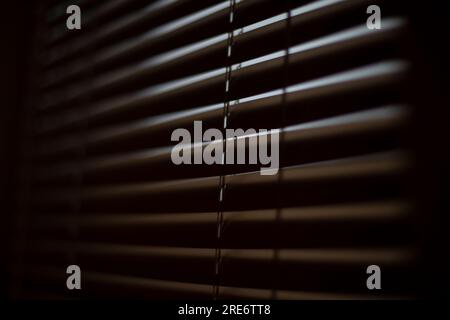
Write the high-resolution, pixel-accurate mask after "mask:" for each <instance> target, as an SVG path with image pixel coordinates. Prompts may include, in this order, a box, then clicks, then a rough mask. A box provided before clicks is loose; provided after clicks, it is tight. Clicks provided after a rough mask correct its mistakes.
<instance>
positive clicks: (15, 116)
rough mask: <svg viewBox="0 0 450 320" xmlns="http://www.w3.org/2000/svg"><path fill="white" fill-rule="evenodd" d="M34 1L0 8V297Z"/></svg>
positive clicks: (5, 281)
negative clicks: (0, 43)
mask: <svg viewBox="0 0 450 320" xmlns="http://www.w3.org/2000/svg"><path fill="white" fill-rule="evenodd" d="M32 3H33V1H5V2H4V3H2V9H1V10H0V39H1V41H2V45H1V50H0V68H1V69H0V102H1V106H0V219H1V220H0V261H1V265H0V297H1V298H5V297H7V292H8V282H9V279H10V277H9V272H8V265H9V264H10V262H11V257H12V255H11V252H12V244H13V237H12V230H13V225H14V224H13V218H14V216H15V212H16V211H17V210H16V205H15V200H14V199H15V198H16V190H17V182H18V171H17V169H18V166H17V165H16V164H17V163H18V161H19V150H20V136H21V135H20V127H21V123H20V121H19V119H20V114H21V112H22V105H23V101H24V100H23V98H24V90H25V89H24V88H25V75H26V68H27V61H28V58H27V52H28V50H27V49H28V46H29V45H30V42H29V38H28V35H29V34H30V32H29V31H30V30H28V28H29V26H30V25H31V23H29V22H30V21H31V18H32V16H31V12H32V11H31V8H32Z"/></svg>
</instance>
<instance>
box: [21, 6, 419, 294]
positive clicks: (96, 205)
mask: <svg viewBox="0 0 450 320" xmlns="http://www.w3.org/2000/svg"><path fill="white" fill-rule="evenodd" d="M78 4H79V6H80V8H81V10H82V29H81V30H79V31H68V30H67V29H65V27H64V24H65V19H66V14H65V8H66V3H65V2H64V3H63V2H59V1H53V2H51V3H49V4H42V6H43V7H42V8H41V14H42V15H43V16H44V17H45V19H44V20H43V21H44V22H42V21H41V23H40V24H39V30H38V32H39V33H40V34H41V38H42V41H41V43H39V47H40V51H39V50H38V52H40V54H39V55H38V57H37V59H38V62H39V76H38V77H37V78H38V81H37V83H36V99H35V100H34V103H33V128H32V136H33V143H32V144H33V146H32V150H31V157H32V159H33V167H32V178H31V200H30V201H31V202H30V203H31V204H30V209H29V211H30V214H29V218H28V226H29V233H28V237H27V238H28V241H27V242H26V245H25V252H26V260H25V261H26V262H27V263H29V264H31V265H33V268H32V269H31V270H29V271H26V272H25V274H24V281H23V291H24V295H30V296H33V295H38V296H41V295H43V294H51V295H52V296H53V295H55V296H58V297H61V298H71V297H83V298H107V297H128V298H130V297H131V298H191V299H194V298H208V299H209V298H211V299H224V298H242V299H317V298H319V299H351V298H404V297H413V296H414V295H415V289H416V288H415V287H414V284H413V283H411V282H410V281H409V280H408V279H410V278H411V276H412V275H413V274H414V273H415V272H416V262H417V259H418V258H417V250H416V249H415V247H414V246H413V243H414V239H415V234H414V223H415V220H414V219H413V212H414V203H413V201H412V200H411V197H410V194H409V193H408V182H409V177H410V173H411V170H412V169H413V168H414V162H413V160H412V157H411V150H410V148H409V144H408V141H409V140H408V139H409V138H408V136H407V133H408V130H409V129H408V128H409V126H410V124H411V115H412V111H413V108H412V107H411V104H412V101H411V99H410V98H409V97H408V94H407V93H408V85H409V79H410V77H411V72H412V71H411V69H412V68H411V65H412V61H411V59H412V58H411V55H410V54H409V53H408V51H407V48H408V46H409V43H408V41H409V40H408V39H409V36H408V35H409V30H410V29H409V27H408V26H409V20H408V16H407V15H406V14H405V13H404V11H403V10H402V6H401V5H400V3H399V2H397V1H377V4H378V5H380V6H381V7H382V10H383V11H382V13H383V18H382V19H383V20H382V28H381V29H380V30H370V29H368V28H367V26H366V19H367V14H366V9H367V7H368V6H369V5H371V4H372V1H367V0H298V1H270V0H241V1H239V0H229V1H213V0H207V1H189V0H179V1H170V0H167V1H140V0H133V1H123V0H111V1H108V2H102V1H99V2H97V1H89V0H86V1H81V0H80V1H79V3H78ZM200 120H201V121H203V127H204V129H206V128H222V129H224V121H226V128H243V129H248V128H257V129H258V128H273V129H279V130H280V132H281V138H280V139H281V140H280V143H281V145H280V162H281V163H280V170H279V173H278V174H277V175H272V176H264V175H260V172H259V168H258V167H257V166H255V165H211V166H209V165H204V164H203V165H179V166H177V165H174V164H173V163H172V162H171V157H170V155H171V150H172V147H173V142H171V140H170V136H171V133H172V131H173V130H174V129H176V128H187V129H192V127H193V121H200ZM244 138H245V137H240V138H237V139H244ZM203 147H204V145H200V146H199V147H197V149H196V150H195V151H194V152H201V151H202V148H203ZM248 147H249V146H248V145H247V148H248ZM69 264H77V265H79V266H80V268H81V270H82V286H83V289H82V290H81V291H80V293H73V292H70V291H68V290H66V289H65V277H66V273H65V268H66V267H67V265H69ZM372 264H375V265H380V267H381V269H382V272H383V273H382V274H383V292H382V293H374V292H370V291H368V289H367V287H366V279H367V274H366V268H367V266H369V265H372Z"/></svg>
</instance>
